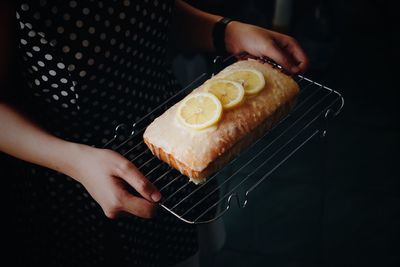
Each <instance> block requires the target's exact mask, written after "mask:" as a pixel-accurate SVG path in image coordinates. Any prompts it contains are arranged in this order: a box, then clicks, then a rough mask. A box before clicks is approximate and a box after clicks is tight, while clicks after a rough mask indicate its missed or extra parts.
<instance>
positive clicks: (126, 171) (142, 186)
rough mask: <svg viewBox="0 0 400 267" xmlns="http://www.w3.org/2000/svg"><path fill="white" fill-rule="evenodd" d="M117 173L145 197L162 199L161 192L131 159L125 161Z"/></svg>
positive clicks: (152, 199)
mask: <svg viewBox="0 0 400 267" xmlns="http://www.w3.org/2000/svg"><path fill="white" fill-rule="evenodd" d="M117 175H118V176H119V177H120V178H122V179H123V180H125V181H126V182H127V183H128V184H129V185H130V186H132V187H133V188H134V189H135V190H136V191H137V192H138V193H139V194H140V195H141V196H143V197H144V198H145V199H147V200H149V201H152V202H158V201H160V199H161V193H160V192H159V191H158V189H157V188H156V187H155V186H154V185H153V184H152V183H151V182H150V181H149V180H148V179H147V178H146V177H145V176H144V175H143V174H142V173H141V172H140V171H139V170H138V169H137V168H136V166H135V165H133V163H131V162H130V161H128V160H126V161H124V163H123V164H122V167H120V168H118V172H117Z"/></svg>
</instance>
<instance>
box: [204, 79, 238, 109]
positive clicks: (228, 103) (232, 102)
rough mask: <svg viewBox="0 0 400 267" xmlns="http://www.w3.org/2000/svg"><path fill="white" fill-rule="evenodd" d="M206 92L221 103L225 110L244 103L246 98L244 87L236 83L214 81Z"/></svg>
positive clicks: (207, 87) (209, 84)
mask: <svg viewBox="0 0 400 267" xmlns="http://www.w3.org/2000/svg"><path fill="white" fill-rule="evenodd" d="M206 90H207V92H210V93H212V94H213V95H215V96H216V97H217V98H218V99H219V101H221V104H222V107H223V108H224V109H229V108H233V107H235V106H237V105H238V104H240V102H242V100H243V97H244V89H243V86H242V85H241V84H240V83H237V82H234V81H228V80H214V81H211V82H209V83H208V84H207V85H206Z"/></svg>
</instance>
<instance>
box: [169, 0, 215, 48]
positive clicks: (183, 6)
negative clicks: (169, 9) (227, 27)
mask: <svg viewBox="0 0 400 267" xmlns="http://www.w3.org/2000/svg"><path fill="white" fill-rule="evenodd" d="M175 9H176V17H175V25H176V31H177V38H178V40H179V43H180V44H182V45H183V46H184V47H186V48H189V49H192V50H197V51H206V52H211V51H214V45H213V40H212V30H213V27H214V24H215V23H216V22H217V21H218V20H220V19H221V16H217V15H213V14H210V13H207V12H203V11H201V10H199V9H197V8H194V7H192V6H190V5H189V4H187V3H185V2H184V1H182V0H176V1H175Z"/></svg>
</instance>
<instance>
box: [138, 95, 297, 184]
mask: <svg viewBox="0 0 400 267" xmlns="http://www.w3.org/2000/svg"><path fill="white" fill-rule="evenodd" d="M294 105H295V99H293V100H291V101H290V102H288V103H286V104H284V105H282V106H280V107H279V108H278V109H277V110H276V111H275V113H274V114H273V115H272V116H270V117H268V118H267V119H266V120H265V121H264V122H263V123H261V124H260V125H258V126H257V127H256V128H255V129H253V130H252V131H251V132H250V133H249V134H247V135H246V136H244V137H243V138H242V139H241V140H239V141H238V142H237V143H236V144H234V145H233V146H232V147H231V148H230V149H229V150H228V151H226V152H225V153H224V154H222V155H221V156H220V157H218V158H217V159H216V160H214V161H213V162H211V164H210V165H208V167H207V168H206V169H204V170H202V171H195V170H193V169H191V168H190V167H188V166H186V165H185V164H184V163H182V162H180V161H179V160H177V159H175V157H174V156H173V155H171V154H169V153H166V152H165V151H164V150H163V149H162V148H159V147H156V146H154V145H153V144H151V143H150V142H149V141H148V140H147V139H146V138H144V142H145V143H146V145H147V146H148V147H149V149H150V150H151V152H152V153H153V155H156V156H157V157H158V158H159V159H161V160H162V161H164V162H166V163H168V164H169V165H170V166H171V167H173V168H175V169H176V170H179V171H180V172H181V173H182V174H183V175H185V176H187V177H189V178H190V180H191V181H192V182H194V183H195V184H199V183H201V182H203V181H205V180H206V178H207V177H208V176H209V175H211V174H213V173H215V172H216V171H218V170H220V169H221V168H222V167H224V166H225V165H226V164H227V163H229V162H230V161H231V160H232V159H233V158H235V157H236V156H237V155H239V154H240V152H242V151H243V150H244V149H246V148H247V147H249V146H250V145H251V144H252V143H253V142H255V141H256V140H257V139H259V138H260V137H262V136H263V135H264V134H265V133H266V132H267V131H268V130H270V129H271V128H272V127H274V126H275V125H276V124H277V123H278V122H279V121H280V120H281V119H282V118H284V117H285V116H286V115H287V114H289V112H290V110H291V109H292V107H293V106H294Z"/></svg>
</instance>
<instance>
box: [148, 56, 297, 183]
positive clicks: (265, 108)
mask: <svg viewBox="0 0 400 267" xmlns="http://www.w3.org/2000/svg"><path fill="white" fill-rule="evenodd" d="M298 92H299V87H298V85H297V84H296V82H295V81H294V80H293V79H292V78H291V77H289V76H287V75H285V74H283V73H282V72H280V71H279V70H277V69H274V68H273V67H271V66H270V65H268V64H263V63H261V62H258V61H256V60H251V59H249V60H242V61H238V62H236V63H234V64H232V65H230V66H228V67H226V68H225V69H224V70H222V71H221V72H219V73H218V74H217V75H215V76H213V77H212V78H211V79H209V80H207V81H206V82H205V83H204V84H202V85H201V86H199V87H198V88H196V89H195V90H193V92H191V93H190V94H189V95H188V96H187V97H185V98H184V99H183V100H181V101H180V102H178V103H176V104H175V105H174V106H172V107H171V108H170V109H168V110H167V111H165V112H164V113H163V114H162V115H161V116H159V117H158V118H156V119H155V120H154V121H153V122H152V123H151V124H150V125H149V126H148V127H147V129H146V131H145V132H144V135H143V138H144V142H145V143H146V144H147V146H148V147H149V148H150V150H151V151H152V153H153V154H154V155H156V156H157V157H158V158H159V159H161V160H163V161H165V162H166V163H168V164H169V165H170V166H172V167H174V168H175V169H177V170H179V171H180V172H181V173H182V174H184V175H186V176H188V177H189V178H190V180H191V181H193V182H194V183H196V184H197V183H200V182H202V181H204V180H205V179H206V177H207V176H209V175H210V174H212V173H214V172H215V171H217V170H219V169H220V168H222V167H223V166H224V165H225V164H227V163H228V162H229V161H230V160H232V159H233V158H234V157H235V156H237V155H238V154H239V153H240V152H241V151H242V150H243V149H245V148H246V147H248V146H249V145H250V144H252V143H253V142H254V141H256V140H257V139H258V138H259V137H261V136H262V135H263V134H264V133H265V132H266V131H268V130H269V129H270V128H271V127H272V126H273V125H275V124H276V123H277V122H278V121H279V120H281V119H282V118H283V117H284V116H285V115H287V114H288V113H289V111H290V110H291V108H292V107H293V106H294V103H295V99H296V96H297V94H298Z"/></svg>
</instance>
